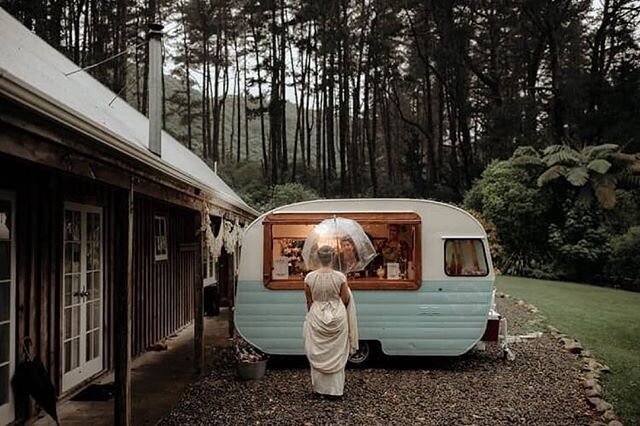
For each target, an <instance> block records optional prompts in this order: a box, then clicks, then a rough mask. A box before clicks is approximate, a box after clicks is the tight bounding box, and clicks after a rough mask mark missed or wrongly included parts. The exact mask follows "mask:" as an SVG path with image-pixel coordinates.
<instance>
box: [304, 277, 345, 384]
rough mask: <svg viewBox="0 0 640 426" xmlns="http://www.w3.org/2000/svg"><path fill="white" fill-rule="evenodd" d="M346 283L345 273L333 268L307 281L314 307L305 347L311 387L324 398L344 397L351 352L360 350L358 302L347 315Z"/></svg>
mask: <svg viewBox="0 0 640 426" xmlns="http://www.w3.org/2000/svg"><path fill="white" fill-rule="evenodd" d="M346 280H347V278H346V276H345V275H344V274H343V273H341V272H338V271H334V270H332V269H319V270H317V271H313V272H311V273H309V274H308V275H307V277H306V278H305V283H306V284H307V285H308V286H309V288H310V290H311V297H312V299H313V304H312V305H311V308H310V309H309V312H307V316H306V318H305V321H304V327H303V337H304V347H305V352H306V354H307V358H308V359H309V364H310V365H311V384H312V386H313V389H314V391H315V392H318V393H320V394H323V395H336V396H339V395H342V394H343V392H344V376H345V375H344V369H345V366H346V364H347V360H348V358H349V352H350V351H351V352H353V351H354V350H357V341H358V340H357V324H356V322H355V302H353V300H351V301H350V302H349V308H350V309H349V314H350V315H348V313H347V309H346V308H345V306H344V303H342V300H341V299H340V287H341V285H342V283H343V282H346ZM351 299H353V296H352V297H351ZM352 302H353V303H352ZM350 325H351V327H350Z"/></svg>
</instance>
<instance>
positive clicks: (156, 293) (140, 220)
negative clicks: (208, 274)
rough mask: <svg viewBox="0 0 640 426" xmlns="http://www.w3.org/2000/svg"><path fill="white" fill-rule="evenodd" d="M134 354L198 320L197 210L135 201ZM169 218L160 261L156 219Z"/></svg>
mask: <svg viewBox="0 0 640 426" xmlns="http://www.w3.org/2000/svg"><path fill="white" fill-rule="evenodd" d="M134 209H135V210H134V240H133V250H134V258H133V271H134V273H133V300H134V305H133V350H132V354H133V356H136V355H139V354H141V353H142V352H144V351H145V350H146V349H147V347H148V346H149V345H150V344H152V343H155V342H157V341H159V340H160V339H162V338H164V337H167V336H169V335H171V334H172V333H173V332H175V331H176V330H178V329H180V328H182V327H184V326H185V325H187V324H188V323H189V322H190V321H191V320H192V319H193V291H194V285H195V283H194V280H195V268H196V267H202V266H201V265H196V253H195V250H199V247H200V245H199V242H198V241H199V237H198V236H197V235H196V229H195V218H196V214H197V213H196V212H194V211H191V210H187V209H182V208H179V207H175V206H172V205H170V204H166V203H163V202H161V201H158V200H154V199H151V198H148V197H145V196H142V195H138V196H136V197H135V200H134ZM155 215H163V216H165V217H166V219H167V244H168V251H169V253H168V259H167V260H162V261H155V260H154V250H153V248H154V246H153V244H154V230H153V224H154V216H155Z"/></svg>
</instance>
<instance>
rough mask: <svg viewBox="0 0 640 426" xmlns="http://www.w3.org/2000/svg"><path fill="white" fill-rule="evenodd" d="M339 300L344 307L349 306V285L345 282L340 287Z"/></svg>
mask: <svg viewBox="0 0 640 426" xmlns="http://www.w3.org/2000/svg"><path fill="white" fill-rule="evenodd" d="M340 299H342V303H344V306H347V305H349V299H350V298H349V285H348V284H347V282H346V281H345V282H343V283H342V285H341V286H340Z"/></svg>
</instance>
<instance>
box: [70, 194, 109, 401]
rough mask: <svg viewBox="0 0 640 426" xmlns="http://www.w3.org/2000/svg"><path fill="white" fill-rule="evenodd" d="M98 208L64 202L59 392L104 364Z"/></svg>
mask: <svg viewBox="0 0 640 426" xmlns="http://www.w3.org/2000/svg"><path fill="white" fill-rule="evenodd" d="M103 248H104V247H103V231H102V209H101V208H100V207H95V206H89V205H84V204H75V203H65V209H64V255H63V256H64V263H63V265H64V266H63V271H64V274H63V303H62V367H63V375H62V391H63V392H64V391H66V390H68V389H71V388H72V387H74V386H76V385H78V384H79V383H81V382H83V381H85V380H86V379H88V378H90V377H91V376H93V375H95V374H96V373H98V372H100V371H102V369H103V350H102V330H103V324H102V318H103V315H102V312H103V272H104V264H103Z"/></svg>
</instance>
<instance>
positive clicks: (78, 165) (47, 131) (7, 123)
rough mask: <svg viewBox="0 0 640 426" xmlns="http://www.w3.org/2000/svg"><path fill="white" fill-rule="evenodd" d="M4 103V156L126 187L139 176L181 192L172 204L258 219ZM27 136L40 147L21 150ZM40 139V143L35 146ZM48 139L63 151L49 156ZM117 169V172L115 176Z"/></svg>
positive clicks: (0, 117)
mask: <svg viewBox="0 0 640 426" xmlns="http://www.w3.org/2000/svg"><path fill="white" fill-rule="evenodd" d="M3 101H4V100H3V99H0V123H2V126H0V127H1V128H0V152H5V153H7V154H9V155H13V156H17V157H21V158H23V159H25V160H29V161H35V162H38V163H40V164H43V165H46V166H52V167H56V168H60V169H62V170H65V171H67V172H70V173H73V174H79V175H82V176H87V177H90V178H92V179H96V180H100V181H103V182H105V183H109V184H111V185H116V186H120V187H121V188H127V187H128V179H123V177H125V178H126V176H127V175H134V176H136V178H138V179H140V182H141V183H146V184H151V183H153V184H154V185H153V186H155V187H159V188H161V191H160V193H162V192H163V191H164V192H167V190H169V191H168V196H170V195H173V193H176V192H177V193H178V194H177V197H176V196H175V195H174V197H176V198H179V200H172V201H171V202H173V203H175V204H179V205H182V206H184V207H187V208H192V209H197V210H199V209H200V208H199V207H198V204H197V203H201V202H207V203H208V204H210V209H212V210H214V211H215V210H220V211H225V212H226V213H227V214H229V213H233V215H235V216H238V217H239V218H240V219H241V220H243V221H244V220H248V221H251V220H253V214H251V213H248V212H245V211H244V210H242V209H241V208H239V207H238V206H235V205H233V204H231V203H230V202H229V201H225V200H223V199H221V198H220V197H219V196H218V195H217V194H215V193H210V192H209V191H208V190H207V189H203V188H196V187H194V186H192V185H190V184H188V183H185V182H183V181H181V180H179V179H177V178H174V177H171V176H165V175H164V174H163V173H159V172H158V170H156V169H153V168H151V167H150V166H148V165H146V164H142V162H140V161H138V160H136V159H135V158H132V157H126V156H124V155H123V154H122V153H119V152H118V153H117V152H114V150H113V149H110V148H109V147H107V146H105V145H104V144H103V143H96V141H94V140H91V139H88V138H87V137H86V135H82V134H78V133H77V132H74V131H71V130H69V129H66V128H63V127H61V126H59V125H58V124H57V123H51V122H50V121H49V120H48V119H42V120H39V121H34V119H33V113H32V112H25V111H24V110H23V109H22V108H19V107H16V106H13V105H12V104H11V103H9V102H3ZM16 130H19V134H17V137H14V135H12V133H13V134H16ZM27 135H29V136H30V137H31V139H32V141H30V142H31V145H35V146H32V147H26V146H21V144H22V143H23V140H24V139H25V136H27ZM10 139H15V141H17V143H14V144H12V145H11V146H9V144H8V143H9V142H11V140H10ZM34 141H35V142H37V144H34V143H33V142H34ZM45 141H46V142H47V143H49V144H53V145H57V146H58V148H62V149H57V150H51V149H49V150H48V151H49V152H46V153H44V152H43V151H44V150H45V147H44V146H43V145H45ZM51 157H54V158H51ZM55 157H57V158H55ZM83 163H86V164H83ZM114 169H115V170H116V173H112V172H111V171H112V170H114ZM123 171H124V172H125V173H123ZM154 189H155V188H154ZM136 192H143V193H144V186H143V185H141V186H140V187H138V188H136ZM154 192H155V193H148V194H146V195H149V196H152V197H155V196H157V193H158V191H154ZM160 198H161V199H162V198H163V197H162V196H161V197H160Z"/></svg>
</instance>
